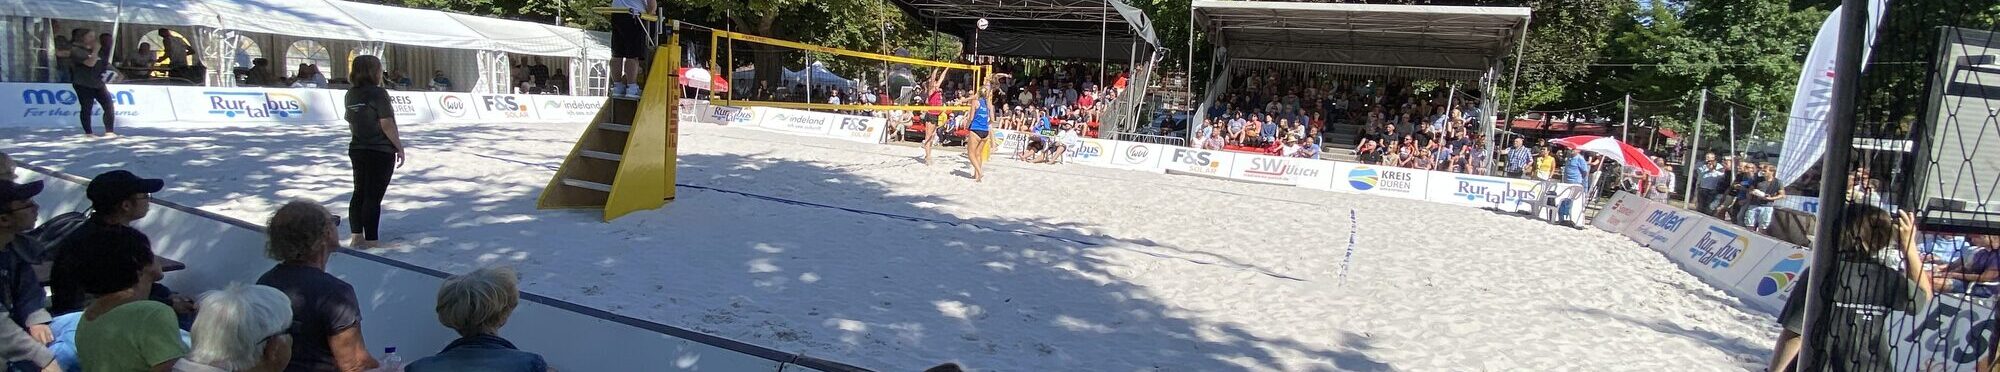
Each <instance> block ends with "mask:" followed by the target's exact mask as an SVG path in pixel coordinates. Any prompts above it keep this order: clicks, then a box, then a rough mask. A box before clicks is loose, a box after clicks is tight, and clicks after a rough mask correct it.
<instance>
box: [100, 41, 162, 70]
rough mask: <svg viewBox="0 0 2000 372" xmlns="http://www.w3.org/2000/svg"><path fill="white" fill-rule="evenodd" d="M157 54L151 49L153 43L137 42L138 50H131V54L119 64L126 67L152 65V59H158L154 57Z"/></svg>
mask: <svg viewBox="0 0 2000 372" xmlns="http://www.w3.org/2000/svg"><path fill="white" fill-rule="evenodd" d="M106 35H110V34H106ZM157 54H159V53H158V52H154V51H153V43H139V50H138V51H135V52H133V53H132V55H129V56H125V61H124V62H123V63H119V65H122V66H124V67H128V68H146V67H152V66H153V61H156V60H158V59H157V58H155V57H154V56H155V55H157Z"/></svg>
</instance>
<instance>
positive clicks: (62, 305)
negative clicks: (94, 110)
mask: <svg viewBox="0 0 2000 372" xmlns="http://www.w3.org/2000/svg"><path fill="white" fill-rule="evenodd" d="M165 187H166V181H162V180H158V179H145V178H139V176H138V175H134V174H132V172H127V171H123V170H114V171H110V172H104V174H99V175H97V177H93V178H91V179H90V184H89V185H87V186H85V187H84V197H85V198H87V199H89V200H90V211H91V213H90V218H89V219H88V220H86V221H84V223H83V226H80V227H77V228H76V230H74V231H71V232H70V233H69V235H66V236H63V237H60V238H57V239H48V241H49V242H50V243H53V244H54V247H53V248H52V249H50V251H51V253H52V255H53V257H52V260H53V261H54V262H55V268H54V269H53V270H50V272H49V282H50V283H49V284H50V293H51V295H50V298H49V313H50V314H68V313H72V312H76V311H81V310H83V309H84V305H85V304H86V302H87V301H88V300H87V299H86V298H87V297H86V296H85V292H84V288H83V287H82V285H83V282H82V280H81V279H82V278H81V277H78V276H77V275H80V274H79V273H81V272H82V271H78V270H76V269H75V268H76V267H77V266H81V265H83V262H84V261H86V260H89V259H90V258H89V257H85V256H79V255H77V254H75V253H74V252H76V251H78V250H79V249H82V248H85V247H82V246H81V244H82V243H80V241H81V238H83V237H88V236H92V235H98V234H101V233H105V232H115V231H124V230H130V229H132V222H133V221H138V220H139V219H141V218H145V217H146V214H147V213H148V212H151V211H152V204H153V203H152V198H153V197H152V194H153V193H155V192H159V191H160V189H162V188H165ZM133 231H137V230H133ZM141 235H144V234H143V233H142V234H141ZM145 293H146V294H149V295H153V296H154V297H153V299H154V300H158V301H160V302H162V303H168V304H176V305H179V306H180V308H181V310H183V311H182V313H189V312H192V310H193V303H192V301H187V299H186V298H174V297H173V296H172V292H171V291H168V290H166V289H165V288H164V287H160V288H151V289H150V290H148V291H147V292H145ZM179 302H187V304H185V305H181V304H178V303H179Z"/></svg>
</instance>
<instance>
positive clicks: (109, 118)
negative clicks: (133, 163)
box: [69, 28, 117, 136]
mask: <svg viewBox="0 0 2000 372" xmlns="http://www.w3.org/2000/svg"><path fill="white" fill-rule="evenodd" d="M70 40H71V42H72V44H70V46H69V48H70V52H69V55H70V66H69V82H70V89H73V90H75V91H76V103H77V104H78V105H81V106H83V107H82V110H78V111H77V116H79V117H81V119H82V120H81V121H82V122H83V134H84V135H86V136H88V135H95V133H92V132H91V131H90V114H91V110H92V109H95V108H96V106H98V105H102V106H103V107H104V135H105V136H116V134H115V133H112V124H113V123H114V122H116V119H115V118H114V117H115V116H116V115H115V113H116V111H117V110H116V109H115V108H114V107H112V105H111V92H110V91H109V90H106V88H105V87H104V80H105V74H107V73H108V72H109V71H111V69H110V67H111V61H106V60H103V59H101V58H98V55H97V49H98V48H100V46H99V45H100V44H98V43H97V42H96V41H97V33H96V32H92V31H91V30H90V29H88V28H79V29H76V30H75V31H72V32H70Z"/></svg>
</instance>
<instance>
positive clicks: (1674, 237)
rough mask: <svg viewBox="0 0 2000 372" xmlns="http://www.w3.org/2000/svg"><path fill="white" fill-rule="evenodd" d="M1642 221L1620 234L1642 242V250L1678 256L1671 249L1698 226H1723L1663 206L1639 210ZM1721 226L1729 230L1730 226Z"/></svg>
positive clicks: (1621, 231)
mask: <svg viewBox="0 0 2000 372" xmlns="http://www.w3.org/2000/svg"><path fill="white" fill-rule="evenodd" d="M1642 199H1643V198H1642ZM1599 213H1602V212H1599ZM1638 217H1639V220H1637V221H1631V223H1629V224H1627V225H1626V226H1625V229H1624V230H1620V231H1618V234H1620V235H1624V236H1625V237H1627V238H1632V241H1634V242H1638V243H1639V246H1642V247H1647V248H1652V249H1653V250H1655V251H1660V252H1662V253H1667V254H1670V255H1671V254H1673V253H1674V252H1672V251H1669V250H1668V248H1670V247H1672V246H1673V244H1674V243H1676V242H1679V241H1681V238H1682V237H1683V236H1685V235H1688V234H1691V233H1694V232H1695V231H1696V230H1695V229H1694V225H1698V224H1707V223H1709V222H1715V223H1720V222H1721V221H1716V220H1715V219H1712V218H1709V217H1708V216H1703V215H1700V214H1697V213H1694V212H1692V211H1688V210H1685V209H1680V208H1674V207H1673V206H1671V205H1666V204H1660V203H1646V204H1645V207H1644V208H1643V209H1639V216H1638ZM1600 218H1601V217H1600ZM1721 225H1722V226H1728V224H1721ZM1729 227H1733V226H1729ZM1745 233H1747V231H1745Z"/></svg>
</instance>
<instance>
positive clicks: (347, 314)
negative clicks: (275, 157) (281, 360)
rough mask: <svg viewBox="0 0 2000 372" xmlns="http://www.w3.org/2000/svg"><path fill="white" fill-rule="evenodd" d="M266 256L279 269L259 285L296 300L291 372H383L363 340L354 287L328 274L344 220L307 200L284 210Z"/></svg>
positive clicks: (270, 232) (269, 227)
mask: <svg viewBox="0 0 2000 372" xmlns="http://www.w3.org/2000/svg"><path fill="white" fill-rule="evenodd" d="M265 226H266V227H265V234H266V235H267V237H268V238H269V241H268V242H266V243H265V245H264V254H265V255H267V256H270V257H271V259H273V260H277V261H278V265H277V266H275V267H272V268H271V270H269V271H265V272H264V275H263V276H261V277H258V278H257V284H260V285H267V286H271V288H277V289H278V290H279V291H283V292H285V295H286V296H289V297H291V299H292V321H293V322H295V323H298V326H297V327H294V328H293V329H292V333H291V334H292V361H291V366H289V367H286V370H287V371H294V372H304V371H326V372H332V371H349V372H358V371H366V370H370V369H375V368H380V367H381V364H380V363H378V362H376V361H375V358H374V357H372V356H369V355H368V346H367V345H366V344H365V343H363V342H362V339H361V304H360V301H359V300H356V299H355V297H354V286H352V285H348V284H347V282H345V281H341V280H340V278H336V277H334V276H333V275H332V274H327V273H326V262H327V260H328V259H329V258H331V257H332V256H333V252H335V251H338V250H340V237H339V232H338V229H339V227H340V216H335V215H333V214H332V213H328V212H327V211H326V208H323V207H320V206H319V204H315V203H313V202H310V201H305V200H293V201H291V202H289V203H285V205H284V206H283V207H278V212H277V213H273V214H272V215H271V221H270V222H269V223H267V224H265Z"/></svg>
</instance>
